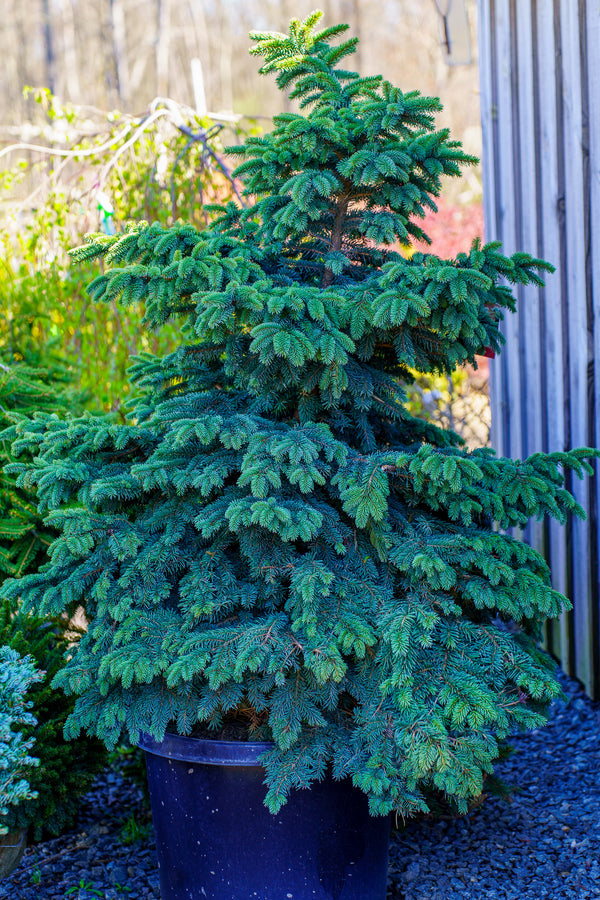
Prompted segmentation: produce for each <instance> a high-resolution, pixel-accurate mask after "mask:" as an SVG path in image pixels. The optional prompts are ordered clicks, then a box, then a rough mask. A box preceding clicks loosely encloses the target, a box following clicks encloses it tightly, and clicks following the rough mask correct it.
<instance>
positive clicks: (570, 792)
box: [0, 677, 600, 900]
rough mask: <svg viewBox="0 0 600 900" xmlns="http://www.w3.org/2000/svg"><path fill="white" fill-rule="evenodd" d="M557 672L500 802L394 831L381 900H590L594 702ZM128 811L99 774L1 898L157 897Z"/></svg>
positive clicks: (597, 894)
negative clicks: (545, 719) (68, 823)
mask: <svg viewBox="0 0 600 900" xmlns="http://www.w3.org/2000/svg"><path fill="white" fill-rule="evenodd" d="M561 680H562V682H563V688H564V690H565V693H566V694H567V695H568V702H567V703H566V704H565V703H562V702H561V703H556V704H555V705H554V708H553V710H552V717H551V721H550V723H549V725H548V727H547V728H545V729H540V730H539V731H536V732H532V733H530V734H524V735H518V736H516V737H515V738H514V739H513V740H512V743H513V744H514V746H515V748H516V750H517V752H516V753H515V754H514V755H513V756H512V757H511V758H510V759H508V760H507V761H506V762H505V763H503V765H502V766H501V767H499V768H498V774H500V775H501V776H502V777H503V778H504V779H505V781H507V782H508V783H509V784H511V785H512V786H513V787H514V788H516V791H515V793H514V794H513V795H512V797H511V799H510V802H506V801H501V800H497V799H495V798H492V799H490V800H488V801H487V802H486V803H485V804H484V805H483V806H482V807H481V808H480V809H479V810H478V811H477V812H476V813H474V814H473V815H471V816H468V817H463V818H461V819H457V820H455V821H442V822H437V823H433V824H427V823H411V824H409V825H408V826H407V828H406V830H405V831H403V832H401V833H397V834H396V835H394V837H393V840H392V843H391V852H390V874H389V879H388V885H389V887H388V900H480V898H483V900H485V898H490V900H540V898H549V900H593V898H600V815H599V812H598V810H600V705H598V704H593V703H592V702H591V701H589V700H588V699H587V698H586V697H585V696H584V694H583V692H582V691H581V689H580V688H579V687H578V685H577V684H576V682H574V681H571V680H568V679H566V678H564V677H562V679H561ZM131 815H134V817H135V818H136V819H138V820H140V821H143V820H144V818H145V817H146V816H147V812H146V810H145V809H144V806H143V802H142V798H141V795H140V792H139V790H138V789H137V788H136V787H135V786H134V785H132V784H131V783H130V782H127V781H124V780H123V778H122V776H121V774H120V773H119V772H118V771H109V772H106V773H104V774H103V775H101V776H100V777H99V778H98V779H97V780H96V782H95V784H94V787H93V789H92V791H91V792H90V794H89V795H88V796H87V797H86V798H85V800H84V802H83V804H82V808H81V811H80V815H79V819H78V822H77V827H76V829H75V830H74V831H72V832H70V833H68V834H66V835H63V836H62V837H61V838H57V839H55V840H52V841H46V842H43V843H41V844H38V845H37V846H35V847H31V848H29V849H28V850H27V851H26V853H25V857H24V859H23V862H22V863H21V865H20V866H19V868H18V869H17V870H16V872H15V873H14V874H13V875H12V876H11V877H10V878H8V879H5V880H4V881H2V882H1V883H0V900H65V898H67V900H89V898H91V897H93V898H94V900H98V898H99V897H100V898H102V900H122V898H123V897H130V898H131V900H160V891H159V887H158V874H157V870H156V859H155V856H154V844H153V837H152V834H151V833H150V835H148V837H146V838H144V839H143V840H141V841H138V842H136V843H134V844H130V845H126V844H124V843H123V841H122V838H121V829H122V826H123V823H124V821H126V820H127V819H128V818H129V817H130V816H131ZM84 886H85V887H84ZM86 888H89V890H86ZM69 891H71V892H70V893H69ZM239 900H246V898H243V897H240V898H239ZM365 900H368V898H365Z"/></svg>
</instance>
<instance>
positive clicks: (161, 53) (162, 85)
mask: <svg viewBox="0 0 600 900" xmlns="http://www.w3.org/2000/svg"><path fill="white" fill-rule="evenodd" d="M157 12H158V36H157V41H156V93H157V96H159V97H168V96H169V43H170V38H171V34H170V32H171V0H158V11H157Z"/></svg>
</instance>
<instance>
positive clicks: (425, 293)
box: [5, 14, 594, 816]
mask: <svg viewBox="0 0 600 900" xmlns="http://www.w3.org/2000/svg"><path fill="white" fill-rule="evenodd" d="M318 18H319V17H318V16H317V15H316V14H315V15H313V16H311V17H309V19H307V20H306V21H305V22H304V23H299V22H296V21H295V22H293V23H292V26H291V28H290V34H289V35H277V34H262V33H261V34H260V35H257V36H256V38H257V45H256V47H255V52H257V53H258V54H262V55H263V57H264V58H265V71H273V72H277V73H278V74H277V78H278V81H279V84H280V86H281V87H293V92H294V93H295V95H296V96H297V97H299V98H301V100H302V102H303V103H304V107H305V108H306V109H308V112H307V113H306V114H305V115H304V116H299V115H292V114H286V115H284V116H280V117H277V118H276V121H275V127H274V130H273V132H272V133H271V134H270V135H268V136H266V137H264V138H260V139H251V140H250V141H249V142H248V143H247V144H246V145H245V147H243V148H241V149H240V152H241V153H243V154H244V156H245V159H246V162H244V163H242V166H241V167H240V169H239V170H238V173H239V174H240V173H241V175H243V176H244V178H245V180H246V186H247V193H248V194H249V195H255V199H254V203H253V204H252V205H250V206H248V207H247V208H245V209H243V210H241V209H239V208H236V207H235V206H234V205H233V204H230V205H228V206H227V207H224V208H223V209H222V210H221V213H220V217H219V219H218V221H217V223H216V224H215V225H214V226H213V228H212V229H210V230H207V231H204V232H202V233H197V232H195V231H194V230H193V229H191V228H190V227H189V226H186V225H183V224H181V225H178V226H175V227H173V228H169V229H162V228H160V227H158V226H156V225H151V226H148V225H146V224H141V225H140V226H138V227H137V228H134V229H132V230H131V231H130V232H128V233H127V234H125V235H116V236H114V237H113V238H109V239H107V238H106V237H105V236H102V237H101V238H97V237H94V236H92V238H91V239H90V241H89V243H88V244H86V245H85V247H83V248H80V249H79V250H77V251H75V253H74V256H75V258H76V259H78V258H79V259H83V258H89V257H92V256H100V257H104V259H105V260H106V261H107V262H108V263H109V266H108V267H107V269H106V271H105V272H104V273H103V274H102V275H100V276H99V277H98V278H97V279H96V280H95V281H94V282H93V283H92V284H91V285H90V287H89V290H90V293H91V295H92V296H93V297H94V299H95V300H97V301H102V300H119V301H120V302H124V303H128V302H132V301H133V300H139V299H143V300H144V302H145V304H146V322H147V324H148V326H149V327H152V328H155V327H160V326H161V325H162V324H164V323H165V322H166V321H168V320H170V319H172V318H173V319H178V320H179V321H181V322H182V346H181V348H180V349H179V350H178V351H177V352H175V353H173V354H171V355H169V356H167V357H165V358H155V357H152V356H150V355H144V356H142V357H140V358H138V359H136V360H135V363H134V366H133V368H132V380H133V382H134V384H135V385H136V395H135V397H134V400H133V405H132V407H131V409H132V415H133V420H132V424H129V425H117V424H110V423H108V424H107V423H106V421H104V420H101V419H97V418H93V417H86V418H71V419H69V418H67V419H60V418H58V417H53V416H38V417H37V418H35V419H33V420H28V421H23V422H21V423H19V424H18V425H17V426H16V428H15V437H16V441H15V444H14V452H15V453H28V454H31V455H32V456H33V457H34V463H33V465H31V464H27V463H24V464H19V463H15V464H14V465H13V466H12V467H11V469H10V471H11V472H12V473H13V475H15V476H16V477H17V479H18V483H19V484H20V485H21V486H23V487H25V488H31V489H35V490H37V491H38V494H39V497H40V509H41V510H42V511H43V512H44V513H47V514H48V522H51V523H52V525H53V527H55V528H57V529H58V530H59V531H60V536H59V537H58V538H57V540H56V541H55V542H54V543H53V545H52V548H51V558H50V562H49V563H48V565H47V566H46V567H44V568H43V569H42V570H41V571H40V572H39V573H38V574H35V575H31V576H28V577H27V578H25V579H22V580H21V581H19V582H16V581H15V582H13V583H12V584H11V585H10V586H9V587H7V588H5V591H6V593H8V594H9V595H11V596H17V595H18V596H20V597H22V602H23V603H24V605H25V607H26V608H27V609H31V610H34V609H35V610H37V611H38V612H42V613H43V614H45V615H47V614H59V613H61V612H62V611H64V610H67V611H68V610H71V609H74V608H75V607H76V606H77V605H78V604H79V603H80V602H82V600H84V599H85V602H86V609H87V612H88V616H89V618H90V624H89V629H88V631H87V633H86V634H85V635H84V636H83V637H82V639H81V642H80V643H79V645H78V647H77V652H76V653H74V654H73V657H72V659H71V660H70V661H69V663H68V665H67V667H66V669H65V670H64V671H63V672H62V673H60V674H59V675H58V676H57V679H56V680H57V683H60V685H61V686H62V687H64V688H65V690H66V691H67V692H69V693H73V694H75V695H76V697H77V699H76V705H75V710H74V713H73V715H72V716H71V717H70V719H69V722H68V725H67V729H68V733H69V734H71V735H74V734H77V733H78V732H79V730H80V729H82V728H84V729H86V730H88V731H89V732H90V733H95V734H97V735H99V736H101V737H102V738H103V739H104V740H105V741H106V742H108V743H109V744H114V743H115V742H116V741H118V740H119V738H120V736H121V734H122V733H123V731H125V732H126V733H128V735H129V736H130V738H131V739H132V740H133V741H135V740H136V739H137V738H138V736H139V733H140V732H150V733H152V734H153V735H154V736H155V737H156V738H157V739H160V738H161V737H162V735H163V734H164V732H165V729H171V730H176V731H178V732H179V733H181V734H189V733H191V732H193V731H194V729H195V728H197V727H199V726H200V725H203V724H208V726H209V727H210V728H211V729H213V731H214V733H215V734H217V733H218V732H219V729H220V728H221V726H222V725H223V723H224V722H227V721H228V720H229V719H231V718H237V719H243V720H244V721H248V722H249V724H250V729H251V730H250V735H251V736H254V737H257V738H270V739H273V740H274V742H275V746H274V748H273V750H272V751H271V752H269V753H268V754H266V756H265V764H266V771H267V784H268V788H269V790H268V794H267V804H268V805H269V808H270V809H271V810H273V811H276V810H277V809H278V808H279V807H280V806H281V804H282V803H283V802H285V799H286V797H287V796H288V794H289V791H290V790H293V789H295V788H297V787H306V786H307V785H308V784H309V783H310V782H311V780H313V779H314V778H317V777H320V776H321V775H322V774H323V772H324V771H325V769H326V767H327V766H332V768H333V771H334V773H335V774H336V776H339V777H341V776H350V777H352V779H353V781H354V783H355V784H356V785H358V786H359V787H360V788H362V789H363V790H364V791H365V792H366V793H367V794H368V795H369V799H370V804H371V809H372V811H373V813H385V812H387V811H389V810H391V809H395V810H396V811H397V812H399V813H400V814H401V815H404V816H410V815H412V814H414V813H416V812H418V811H420V810H425V809H427V797H429V796H431V795H432V794H434V793H436V792H437V796H439V795H440V793H441V794H442V795H444V796H445V797H446V798H448V799H450V800H452V801H453V802H454V803H455V804H456V806H457V807H458V809H459V810H464V809H466V808H467V805H468V802H469V799H470V798H472V797H476V796H478V795H479V794H480V793H481V791H482V788H483V784H484V779H485V778H486V777H487V775H488V774H489V773H490V772H491V771H492V768H493V764H494V761H495V760H496V759H497V758H498V756H499V755H500V753H501V748H502V745H503V742H504V741H505V739H506V737H507V736H508V735H509V734H510V733H511V732H513V731H515V730H518V729H522V728H530V727H537V726H538V725H540V724H542V723H543V722H544V721H545V718H546V716H547V708H548V704H549V702H550V701H551V700H552V699H553V698H554V697H556V696H557V695H558V694H559V693H560V691H559V687H558V684H557V682H556V680H555V678H554V674H553V670H554V666H553V664H552V663H551V661H550V660H549V659H548V658H547V657H546V656H544V654H543V653H541V651H540V650H539V649H538V648H537V645H536V639H537V637H538V635H539V631H540V627H541V624H542V623H543V622H544V621H545V619H546V618H548V617H549V616H555V615H558V614H559V613H560V612H561V611H562V610H564V609H566V608H567V607H568V601H567V600H566V598H564V597H562V596H561V595H560V594H558V593H557V592H556V591H554V590H553V589H552V586H551V582H550V575H549V571H548V567H547V565H546V563H545V561H544V560H543V558H542V557H541V556H540V555H539V554H538V553H537V552H536V551H534V550H532V549H531V548H528V547H526V546H525V545H523V544H521V543H520V542H518V541H516V540H515V539H514V538H513V537H511V536H509V535H508V534H506V533H504V531H503V530H502V529H507V528H509V527H512V526H521V525H523V524H524V523H525V522H526V521H527V520H528V519H529V518H531V517H538V518H543V517H545V516H553V517H554V518H557V519H558V520H559V521H565V519H566V517H567V516H568V515H569V514H572V513H574V514H576V515H577V514H581V510H580V509H579V507H578V506H577V504H576V502H575V501H574V499H573V497H572V495H571V494H570V493H569V492H568V491H566V490H565V487H564V477H565V472H573V473H574V474H575V475H576V476H584V475H585V474H586V473H588V472H589V471H590V465H589V462H588V458H589V457H591V456H593V455H594V451H591V450H586V449H583V450H574V451H568V452H564V453H557V454H550V455H543V454H534V455H532V456H530V457H529V458H527V459H525V460H521V461H513V460H508V459H502V458H498V457H496V455H495V454H494V453H493V452H492V451H490V450H481V451H475V452H472V453H471V452H469V451H468V450H466V449H465V448H464V447H463V446H462V445H461V442H460V440H459V439H458V438H457V437H456V435H453V434H451V433H448V432H444V431H443V430H441V429H439V428H436V427H434V426H432V425H427V424H426V423H424V422H422V421H421V420H419V419H415V418H414V417H412V416H411V415H410V414H409V413H408V411H407V409H406V406H405V399H406V393H405V388H404V385H405V384H406V381H407V380H408V379H409V378H410V377H411V376H410V371H409V370H410V369H414V368H416V369H420V370H421V371H427V372H429V371H441V372H450V371H452V369H453V368H454V367H455V366H456V365H457V364H460V363H464V362H466V361H472V360H473V359H474V355H475V354H476V353H477V352H478V351H479V350H480V349H481V348H482V347H483V346H492V347H494V348H495V349H500V347H501V344H502V340H503V339H502V336H501V334H500V331H499V322H500V319H501V318H502V315H503V313H504V311H506V310H508V311H511V310H513V309H514V306H515V300H514V298H513V296H512V293H511V285H515V284H527V283H535V284H540V283H541V282H540V277H539V273H540V272H544V271H546V270H549V269H550V267H549V266H548V265H547V264H546V263H544V262H542V261H540V260H536V259H534V258H532V257H530V256H529V255H527V254H525V253H517V254H514V255H513V256H511V257H505V256H504V255H502V253H501V250H500V247H499V246H498V245H495V244H488V245H486V246H481V245H480V244H479V243H475V244H474V245H473V247H472V249H471V251H470V253H469V254H460V255H459V256H458V257H457V258H456V259H451V260H442V259H439V258H437V257H435V256H433V255H430V254H426V255H423V254H415V256H413V257H412V259H411V260H406V259H404V258H403V257H402V256H401V255H400V254H399V253H397V252H396V251H395V250H394V249H393V248H392V245H393V244H394V242H395V241H396V240H397V239H402V240H405V239H406V238H407V237H408V236H410V235H411V234H413V235H418V234H420V230H419V228H418V225H416V224H415V219H416V220H418V218H419V216H420V215H421V214H422V212H423V210H424V209H425V208H426V207H427V206H431V205H432V204H434V198H435V196H437V194H438V193H439V189H440V184H441V181H440V179H441V177H442V175H448V174H450V175H452V174H455V173H456V172H457V171H458V168H459V166H460V164H461V163H465V162H466V163H468V162H469V161H470V160H469V158H468V157H465V156H464V155H463V154H462V151H461V150H460V147H459V145H458V144H456V143H455V142H453V141H450V140H449V139H448V135H447V133H446V132H443V131H442V132H436V131H435V130H434V126H433V118H432V117H433V115H434V113H435V112H436V111H437V109H438V108H439V104H438V101H436V100H432V99H430V98H425V97H421V96H420V95H418V94H416V93H412V94H402V93H401V92H400V91H398V90H397V89H395V88H393V87H392V86H391V85H389V84H387V83H386V82H384V81H383V80H382V79H379V78H368V79H361V78H360V77H359V76H358V75H357V74H355V73H353V72H348V71H346V70H343V69H340V68H338V63H339V62H340V61H341V59H342V58H344V59H345V58H346V57H347V55H348V54H349V53H350V52H351V50H352V49H353V47H354V43H353V42H343V43H341V44H338V45H335V44H333V40H334V39H335V38H337V37H338V36H340V35H341V34H342V32H343V31H344V30H345V29H344V28H343V27H336V28H333V29H325V30H324V31H321V32H317V31H316V30H315V28H316V25H317V22H318ZM493 522H495V523H497V525H496V526H495V527H493V526H492V523H493Z"/></svg>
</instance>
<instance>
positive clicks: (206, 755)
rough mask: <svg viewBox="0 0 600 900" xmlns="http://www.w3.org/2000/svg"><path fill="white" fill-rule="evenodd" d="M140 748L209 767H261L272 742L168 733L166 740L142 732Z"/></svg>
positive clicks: (272, 745)
mask: <svg viewBox="0 0 600 900" xmlns="http://www.w3.org/2000/svg"><path fill="white" fill-rule="evenodd" d="M137 744H138V747H139V748H140V749H141V750H144V751H145V752H146V753H152V754H153V755H154V756H162V757H165V758H167V759H174V760H180V761H181V762H190V763H199V764H201V765H209V766H260V765H261V761H260V759H261V757H262V755H263V753H266V752H267V751H268V750H272V749H273V747H274V746H275V744H274V743H273V742H272V741H220V740H218V739H214V738H195V737H189V736H187V737H183V736H182V735H179V734H171V733H170V732H167V733H166V734H165V736H164V738H163V740H162V741H155V740H154V738H153V737H152V736H151V735H149V734H141V735H140V738H139V740H138V742H137Z"/></svg>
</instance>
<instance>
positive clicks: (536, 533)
mask: <svg viewBox="0 0 600 900" xmlns="http://www.w3.org/2000/svg"><path fill="white" fill-rule="evenodd" d="M515 15H516V18H515V25H516V49H517V69H518V76H519V77H518V88H517V96H518V131H517V146H516V163H517V191H518V198H517V215H518V223H517V228H518V243H519V247H520V249H522V250H526V251H528V252H529V253H532V254H535V253H536V252H537V249H538V197H537V189H538V179H537V163H536V157H537V155H538V148H537V147H536V138H537V130H536V126H535V113H534V60H535V54H534V45H533V30H534V28H533V26H534V23H533V20H532V11H531V0H526V2H520V3H517V4H516V9H515ZM517 297H518V308H517V310H518V316H519V335H520V346H519V350H520V363H521V366H520V377H521V397H522V409H521V414H522V420H521V423H520V427H521V434H522V442H523V446H522V453H523V456H529V455H530V454H531V453H539V452H540V451H541V450H542V377H541V376H542V372H541V368H542V366H541V347H540V298H539V289H538V288H537V287H536V286H535V285H524V286H521V287H520V289H519V290H518V292H517ZM516 424H517V427H518V423H516ZM524 536H525V540H526V541H527V542H528V543H529V544H531V545H532V546H533V547H535V548H536V549H537V550H540V551H542V550H543V541H544V525H543V523H542V522H538V521H537V520H535V521H531V522H529V523H528V525H527V528H526V529H525V535H524Z"/></svg>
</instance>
